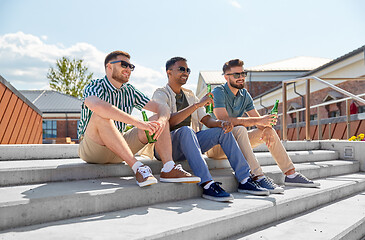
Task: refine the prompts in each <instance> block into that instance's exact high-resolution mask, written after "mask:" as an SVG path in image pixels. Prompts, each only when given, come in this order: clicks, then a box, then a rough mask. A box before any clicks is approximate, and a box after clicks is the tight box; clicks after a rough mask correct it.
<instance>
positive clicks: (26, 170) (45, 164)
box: [0, 150, 338, 186]
mask: <svg viewBox="0 0 365 240" xmlns="http://www.w3.org/2000/svg"><path fill="white" fill-rule="evenodd" d="M255 154H256V156H257V158H258V160H259V162H260V163H261V166H266V165H276V163H275V160H274V159H273V158H272V157H271V154H270V153H268V152H267V153H265V152H259V153H255ZM289 156H290V157H291V159H292V161H293V162H294V163H303V162H314V161H324V160H335V159H338V153H337V152H336V151H331V150H310V151H291V152H289ZM137 159H138V160H141V161H142V162H143V163H144V164H146V165H148V166H150V167H151V169H152V171H153V172H154V173H159V172H160V170H161V168H162V164H161V162H160V161H157V160H150V159H146V158H143V157H137ZM205 160H206V162H207V164H208V166H209V168H210V169H221V168H231V166H230V164H229V162H228V160H214V159H210V158H208V157H205ZM181 164H182V165H183V167H184V169H187V170H190V167H189V165H188V163H187V161H183V162H181ZM120 176H122V177H124V176H133V172H132V170H131V169H130V167H129V166H128V165H126V164H105V165H98V164H87V163H85V162H84V161H82V160H81V159H79V158H70V159H45V160H32V161H29V160H21V161H20V160H12V161H0V186H10V185H21V184H33V183H42V182H54V181H69V180H82V179H92V178H100V177H120Z"/></svg>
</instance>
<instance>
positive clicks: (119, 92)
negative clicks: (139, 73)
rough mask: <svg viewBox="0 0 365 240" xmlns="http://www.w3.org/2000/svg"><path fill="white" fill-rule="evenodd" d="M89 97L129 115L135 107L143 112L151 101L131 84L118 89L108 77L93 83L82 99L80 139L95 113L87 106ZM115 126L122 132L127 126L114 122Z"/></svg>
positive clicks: (87, 87)
mask: <svg viewBox="0 0 365 240" xmlns="http://www.w3.org/2000/svg"><path fill="white" fill-rule="evenodd" d="M89 96H96V97H98V98H100V99H101V100H103V101H105V102H108V103H110V104H112V105H114V106H116V107H117V108H119V109H120V110H122V111H123V112H126V113H128V114H131V113H132V110H133V108H134V107H135V108H137V109H138V110H142V108H143V107H144V106H145V105H146V104H147V103H148V102H149V101H150V99H149V98H148V97H147V96H146V95H144V94H143V93H142V92H140V91H139V90H137V89H136V88H135V87H134V86H132V85H131V84H129V83H124V84H123V85H122V87H121V88H116V87H114V86H113V85H112V84H111V83H110V82H109V80H108V78H107V77H106V76H105V77H104V78H102V79H96V80H93V81H91V82H90V83H89V84H88V85H87V86H86V87H85V89H84V93H83V97H82V106H81V118H80V123H79V127H78V136H79V138H80V137H81V136H82V135H83V134H84V133H85V130H86V127H87V125H88V123H89V121H90V118H91V115H92V113H93V112H92V111H91V110H90V109H89V108H88V107H87V106H86V105H85V99H86V98H87V97H89ZM114 124H115V126H116V127H117V128H118V130H119V131H120V132H123V130H124V128H125V126H126V124H125V123H123V122H119V121H114Z"/></svg>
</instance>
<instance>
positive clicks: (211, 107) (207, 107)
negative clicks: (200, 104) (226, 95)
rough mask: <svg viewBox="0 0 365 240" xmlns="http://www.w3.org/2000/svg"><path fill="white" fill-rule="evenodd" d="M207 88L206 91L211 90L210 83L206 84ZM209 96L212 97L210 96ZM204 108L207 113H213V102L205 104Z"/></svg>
mask: <svg viewBox="0 0 365 240" xmlns="http://www.w3.org/2000/svg"><path fill="white" fill-rule="evenodd" d="M207 89H208V90H207V93H210V92H212V87H211V86H210V84H208V85H207ZM209 97H210V98H212V97H211V96H209ZM205 110H206V112H207V113H213V104H209V105H208V106H206V107H205Z"/></svg>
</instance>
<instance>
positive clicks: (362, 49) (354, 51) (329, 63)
mask: <svg viewBox="0 0 365 240" xmlns="http://www.w3.org/2000/svg"><path fill="white" fill-rule="evenodd" d="M361 52H364V54H365V45H364V46H362V47H359V48H358V49H355V50H353V51H351V52H349V53H347V54H345V55H343V56H341V57H338V58H336V59H334V60H332V61H330V62H328V63H327V64H324V65H322V66H320V67H318V68H316V69H313V70H312V71H310V72H307V73H305V74H303V75H302V76H300V77H306V76H310V75H313V74H314V73H316V72H319V71H321V70H322V69H325V68H327V67H329V66H332V65H334V64H336V63H338V62H341V61H342V60H345V59H346V58H349V57H352V56H354V55H356V54H358V53H361Z"/></svg>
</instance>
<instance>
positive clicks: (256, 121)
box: [207, 59, 319, 193]
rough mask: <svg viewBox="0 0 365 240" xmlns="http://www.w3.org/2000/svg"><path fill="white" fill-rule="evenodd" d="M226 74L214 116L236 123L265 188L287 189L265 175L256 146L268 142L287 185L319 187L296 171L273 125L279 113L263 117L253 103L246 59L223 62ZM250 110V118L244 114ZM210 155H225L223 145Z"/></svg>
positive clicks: (216, 90)
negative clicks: (244, 64)
mask: <svg viewBox="0 0 365 240" xmlns="http://www.w3.org/2000/svg"><path fill="white" fill-rule="evenodd" d="M223 74H224V77H225V79H226V80H227V83H226V84H223V85H220V86H218V87H216V88H214V90H213V95H214V110H213V111H214V115H215V116H216V118H217V119H221V120H226V121H231V122H232V123H233V125H234V126H235V127H234V128H233V131H232V132H233V135H234V136H235V138H236V140H237V143H238V145H239V146H240V149H241V151H242V153H243V155H244V156H245V158H246V159H247V161H248V164H249V165H250V168H251V171H252V174H253V176H254V179H255V180H256V181H257V182H258V184H259V185H260V186H261V187H264V188H267V189H269V190H270V192H271V193H280V192H283V191H284V189H282V188H280V187H278V186H277V185H276V184H274V182H273V181H272V180H271V179H269V178H268V177H265V176H264V174H263V172H262V169H261V166H260V164H259V162H258V161H257V159H256V157H255V155H254V153H253V151H252V148H255V147H256V146H258V145H260V144H261V143H264V142H265V143H266V145H267V147H268V149H269V151H270V153H271V154H272V156H273V158H274V159H275V161H276V162H277V164H278V166H279V168H280V169H281V171H282V172H283V173H284V174H285V180H284V182H285V185H289V186H301V187H317V186H319V183H314V182H313V181H310V180H308V179H307V178H306V177H305V176H303V175H302V174H301V173H298V172H296V171H295V168H294V165H293V162H292V160H291V159H290V157H289V156H288V154H287V152H286V150H285V148H284V146H283V144H282V143H281V141H280V138H279V136H278V135H277V133H276V131H275V130H274V129H273V128H272V125H275V124H276V121H277V119H276V115H265V116H260V114H259V113H258V112H257V110H256V109H255V107H254V105H253V100H252V97H251V95H250V94H249V93H248V92H247V90H246V89H245V88H244V83H245V77H246V75H247V72H245V71H244V69H243V61H241V60H239V59H234V60H231V61H228V62H226V63H225V64H224V65H223ZM244 113H246V114H247V115H248V117H243V114H244ZM250 126H256V127H257V128H256V129H253V130H251V131H249V132H248V131H247V129H246V127H250ZM207 155H208V156H209V157H213V158H221V157H224V153H223V152H222V150H221V149H219V146H216V147H215V148H213V149H211V150H210V151H209V152H208V153H207Z"/></svg>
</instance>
